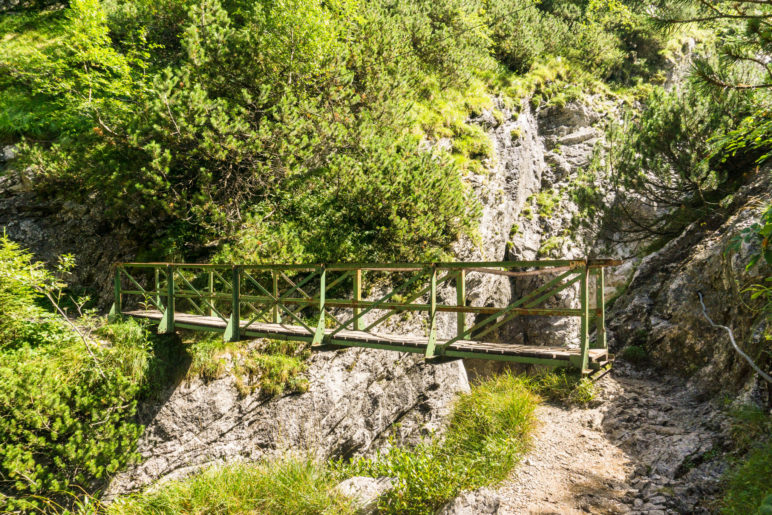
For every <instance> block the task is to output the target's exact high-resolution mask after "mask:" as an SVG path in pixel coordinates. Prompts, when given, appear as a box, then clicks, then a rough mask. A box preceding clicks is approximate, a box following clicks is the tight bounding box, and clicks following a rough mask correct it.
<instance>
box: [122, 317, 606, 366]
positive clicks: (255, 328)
mask: <svg viewBox="0 0 772 515" xmlns="http://www.w3.org/2000/svg"><path fill="white" fill-rule="evenodd" d="M123 314H124V315H126V316H131V317H135V318H145V319H150V320H158V321H160V320H161V318H162V317H163V314H162V313H161V312H160V311H143V310H136V311H124V312H123ZM174 323H175V326H176V327H179V328H185V329H199V330H201V329H204V330H210V331H216V332H223V331H225V328H226V325H227V324H226V323H225V322H224V321H223V320H222V319H220V318H218V317H208V316H202V315H190V314H187V313H175V314H174ZM332 332H333V329H327V330H326V331H325V333H326V334H327V335H328V337H329V335H330V333H332ZM241 334H242V335H244V336H251V337H257V338H274V339H291V340H301V341H311V339H312V335H310V334H308V331H307V330H306V329H305V328H303V327H301V326H295V325H285V324H268V323H257V322H253V323H252V324H250V325H249V326H247V322H246V321H244V322H242V323H241ZM329 340H330V341H329V343H332V344H335V345H342V346H352V347H369V348H376V349H387V350H398V351H403V352H419V353H423V352H424V351H425V350H426V347H427V345H428V339H427V338H422V337H417V336H402V335H391V334H382V333H367V332H364V331H347V330H341V331H339V332H338V333H336V334H335V336H334V337H332V338H330V339H329ZM443 343H444V342H443V341H441V340H438V341H437V345H442V344H443ZM444 354H445V356H448V357H460V358H474V357H481V358H484V359H494V360H502V361H523V362H527V363H537V364H539V363H541V364H545V365H554V364H555V363H554V362H555V361H566V362H568V361H569V360H570V358H571V356H579V349H569V348H566V347H542V346H533V345H514V344H508V343H483V342H474V341H467V340H459V341H457V342H454V343H453V344H451V345H450V346H448V348H447V349H446V350H445V353H444ZM608 359H609V357H608V351H607V350H606V349H590V350H589V363H590V364H593V365H595V367H597V366H598V364H601V363H605V362H606V361H608Z"/></svg>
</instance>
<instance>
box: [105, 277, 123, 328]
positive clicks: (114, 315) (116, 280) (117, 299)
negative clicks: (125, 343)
mask: <svg viewBox="0 0 772 515" xmlns="http://www.w3.org/2000/svg"><path fill="white" fill-rule="evenodd" d="M122 304H123V298H122V292H121V266H120V265H116V267H115V272H114V274H113V305H112V306H111V307H110V313H109V314H108V315H107V320H108V322H117V321H118V320H120V319H121V318H122V314H121V312H122V311H123V305H122Z"/></svg>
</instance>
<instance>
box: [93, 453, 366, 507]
mask: <svg viewBox="0 0 772 515" xmlns="http://www.w3.org/2000/svg"><path fill="white" fill-rule="evenodd" d="M333 486H335V477H334V476H333V474H332V473H331V472H330V471H329V470H328V469H327V468H326V467H324V466H323V465H320V464H318V463H316V462H314V461H313V460H311V459H309V458H297V457H289V458H285V459H282V460H278V461H266V462H262V463H258V464H247V463H234V464H230V465H224V466H215V467H212V468H209V469H206V470H204V471H203V472H200V473H198V474H195V475H193V476H191V477H189V478H187V479H184V480H181V481H172V482H168V483H164V484H163V486H162V487H161V488H157V489H155V490H153V491H152V492H150V493H146V494H139V495H134V496H130V497H123V498H120V499H118V500H117V501H116V502H114V503H113V504H111V505H110V506H109V507H108V508H107V510H106V511H107V513H108V514H110V515H123V514H126V515H128V514H135V513H147V514H154V515H161V514H169V515H177V514H200V513H265V514H276V515H285V514H286V515H295V514H296V515H304V514H308V513H319V514H322V513H327V514H331V515H332V514H335V515H337V514H349V513H353V510H352V509H351V506H350V504H349V501H348V500H347V499H345V498H342V497H341V496H339V495H336V494H335V493H333V490H332V487H333Z"/></svg>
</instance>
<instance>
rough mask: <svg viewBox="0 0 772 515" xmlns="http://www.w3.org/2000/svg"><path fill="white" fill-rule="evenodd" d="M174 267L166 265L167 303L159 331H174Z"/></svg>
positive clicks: (164, 332) (162, 332)
mask: <svg viewBox="0 0 772 515" xmlns="http://www.w3.org/2000/svg"><path fill="white" fill-rule="evenodd" d="M174 304H175V302H174V267H173V266H172V265H166V305H165V306H164V315H163V318H161V323H160V324H158V332H159V333H161V334H171V333H173V332H174Z"/></svg>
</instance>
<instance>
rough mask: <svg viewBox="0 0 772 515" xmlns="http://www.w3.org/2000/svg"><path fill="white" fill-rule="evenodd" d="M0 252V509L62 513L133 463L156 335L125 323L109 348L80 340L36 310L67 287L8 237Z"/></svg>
mask: <svg viewBox="0 0 772 515" xmlns="http://www.w3.org/2000/svg"><path fill="white" fill-rule="evenodd" d="M0 256H2V260H1V261H0V299H2V302H1V303H0V305H1V306H2V308H0V309H2V317H0V320H1V322H0V324H2V325H0V364H1V365H0V434H2V435H3V441H2V445H0V510H2V511H22V512H24V511H30V510H43V511H47V510H49V511H56V510H58V509H59V508H61V506H62V505H67V504H68V503H69V502H70V500H71V498H72V497H73V496H75V495H78V494H79V493H81V492H84V491H88V490H92V489H94V488H95V487H96V486H97V485H99V484H100V482H101V481H102V480H104V479H105V478H106V477H107V476H109V475H110V474H112V473H114V472H116V471H117V470H118V469H119V468H120V467H121V466H122V465H123V464H125V463H126V462H127V461H129V460H131V459H133V458H134V442H135V441H136V438H137V437H138V436H139V433H140V432H141V430H142V428H141V426H139V425H137V424H136V423H135V422H134V421H132V416H133V415H134V412H135V409H136V402H137V398H138V396H139V395H140V393H141V392H142V388H143V386H145V385H146V384H147V383H146V374H147V372H148V370H149V368H150V361H151V360H150V358H149V353H150V349H151V345H150V343H149V335H148V333H147V331H146V330H145V329H144V328H143V327H141V326H139V325H138V324H137V323H126V324H121V325H115V326H111V327H109V328H108V329H107V330H106V331H105V336H107V337H108V338H109V339H110V342H111V344H110V345H105V346H96V345H94V344H93V342H92V343H88V342H86V341H84V340H82V339H81V338H79V337H78V336H76V335H75V334H74V333H73V331H72V330H71V329H70V328H69V327H68V326H67V325H65V323H64V322H63V320H62V319H61V318H59V317H57V316H54V315H53V314H50V313H48V312H46V311H45V310H44V309H43V308H41V307H40V306H39V305H38V304H37V301H38V300H39V297H40V296H41V295H42V294H43V293H44V292H46V291H50V290H51V289H55V288H59V287H60V286H61V283H60V282H59V281H58V280H57V279H56V278H55V277H54V276H53V275H51V274H50V273H49V272H48V271H47V270H46V269H45V268H43V266H42V265H41V264H40V263H35V262H34V261H33V260H32V257H31V255H30V254H29V253H27V252H24V251H23V250H22V249H20V248H19V247H18V245H16V244H14V243H13V242H11V241H10V240H9V239H8V238H7V237H6V236H3V238H2V239H0ZM84 344H85V345H87V346H88V347H90V348H89V349H87V348H84ZM87 350H88V352H87Z"/></svg>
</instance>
